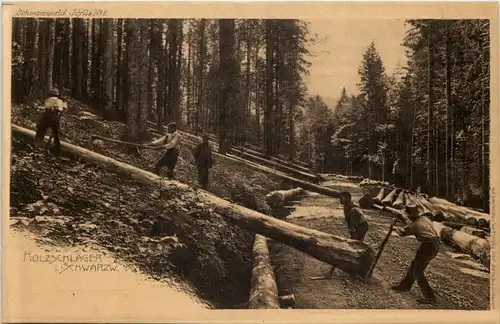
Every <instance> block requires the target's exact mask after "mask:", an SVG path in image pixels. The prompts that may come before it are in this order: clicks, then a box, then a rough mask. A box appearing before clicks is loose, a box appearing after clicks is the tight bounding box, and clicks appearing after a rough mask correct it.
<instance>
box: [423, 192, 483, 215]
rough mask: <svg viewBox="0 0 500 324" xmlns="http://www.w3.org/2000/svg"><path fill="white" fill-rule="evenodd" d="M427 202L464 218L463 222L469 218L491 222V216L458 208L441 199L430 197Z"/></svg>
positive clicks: (465, 208)
mask: <svg viewBox="0 0 500 324" xmlns="http://www.w3.org/2000/svg"><path fill="white" fill-rule="evenodd" d="M429 202H430V203H431V204H433V205H434V206H436V207H438V208H443V209H446V210H448V211H449V212H450V213H455V214H457V215H460V217H462V218H464V219H465V220H467V219H468V218H469V217H473V218H476V219H478V220H479V219H480V218H484V219H486V220H491V216H490V215H489V214H487V213H481V212H478V211H476V210H473V209H470V208H467V207H463V206H459V205H457V204H454V203H451V202H449V201H447V200H444V199H441V198H436V197H432V198H430V199H429Z"/></svg>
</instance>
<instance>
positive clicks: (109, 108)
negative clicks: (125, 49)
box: [101, 18, 144, 119]
mask: <svg viewBox="0 0 500 324" xmlns="http://www.w3.org/2000/svg"><path fill="white" fill-rule="evenodd" d="M103 31H104V33H103V37H102V38H103V39H104V41H103V45H104V48H103V49H102V51H103V54H104V55H103V56H104V60H103V64H102V65H103V66H102V67H103V69H102V71H103V76H102V83H103V90H104V91H103V92H102V99H101V100H102V103H103V106H104V113H105V116H107V117H108V118H110V119H113V118H115V117H116V111H115V108H114V106H113V66H112V64H113V52H112V51H113V38H114V36H113V20H112V19H109V18H108V19H103ZM143 57H144V56H143Z"/></svg>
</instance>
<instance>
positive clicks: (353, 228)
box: [310, 191, 368, 280]
mask: <svg viewBox="0 0 500 324" xmlns="http://www.w3.org/2000/svg"><path fill="white" fill-rule="evenodd" d="M339 200H340V203H341V204H342V205H343V206H344V217H345V221H346V224H347V228H348V230H349V234H350V237H351V239H353V240H358V241H361V242H363V241H364V239H365V236H366V233H367V232H368V222H367V221H366V219H365V215H364V214H363V211H362V210H361V208H359V207H358V206H356V205H355V204H354V202H353V201H352V197H351V194H350V193H349V192H347V191H343V192H341V193H340V194H339ZM335 269H336V267H335V266H332V268H331V269H330V271H329V272H328V274H327V275H326V276H323V277H310V278H311V280H322V279H332V277H333V273H334V272H335Z"/></svg>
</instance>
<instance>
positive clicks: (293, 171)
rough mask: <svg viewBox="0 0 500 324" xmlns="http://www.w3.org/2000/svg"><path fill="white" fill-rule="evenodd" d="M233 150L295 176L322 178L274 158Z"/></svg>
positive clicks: (312, 178)
mask: <svg viewBox="0 0 500 324" xmlns="http://www.w3.org/2000/svg"><path fill="white" fill-rule="evenodd" d="M231 152H237V155H240V156H242V157H244V158H246V159H251V160H253V161H254V162H256V163H260V164H264V165H268V166H270V167H274V168H277V169H278V170H280V171H282V172H286V173H289V174H291V175H293V176H295V177H300V178H303V179H305V180H307V181H312V182H318V181H319V180H320V179H321V178H320V177H319V176H317V175H312V174H310V173H305V172H302V171H300V170H296V169H294V168H291V167H289V166H286V165H283V164H281V163H278V162H275V161H272V160H268V159H265V158H261V157H258V156H256V155H253V154H250V153H248V152H243V151H240V150H237V149H234V148H233V149H231Z"/></svg>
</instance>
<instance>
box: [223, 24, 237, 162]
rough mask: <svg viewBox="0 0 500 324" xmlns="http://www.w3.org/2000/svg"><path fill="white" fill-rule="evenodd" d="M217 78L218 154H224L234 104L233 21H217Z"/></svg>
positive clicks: (226, 147)
mask: <svg viewBox="0 0 500 324" xmlns="http://www.w3.org/2000/svg"><path fill="white" fill-rule="evenodd" d="M219 35H220V42H219V55H220V59H219V62H220V65H219V78H220V80H221V84H222V89H221V94H220V101H219V125H220V128H219V153H221V154H225V153H226V152H227V151H228V149H229V145H228V144H229V143H228V135H229V134H228V133H229V131H230V129H231V128H230V125H229V124H230V123H231V122H232V121H230V120H229V118H228V117H229V116H230V114H231V109H233V108H232V107H231V106H232V104H234V101H233V99H234V96H235V94H234V89H235V85H234V83H235V82H236V81H237V80H236V79H235V64H236V58H235V37H234V19H221V20H219Z"/></svg>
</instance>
